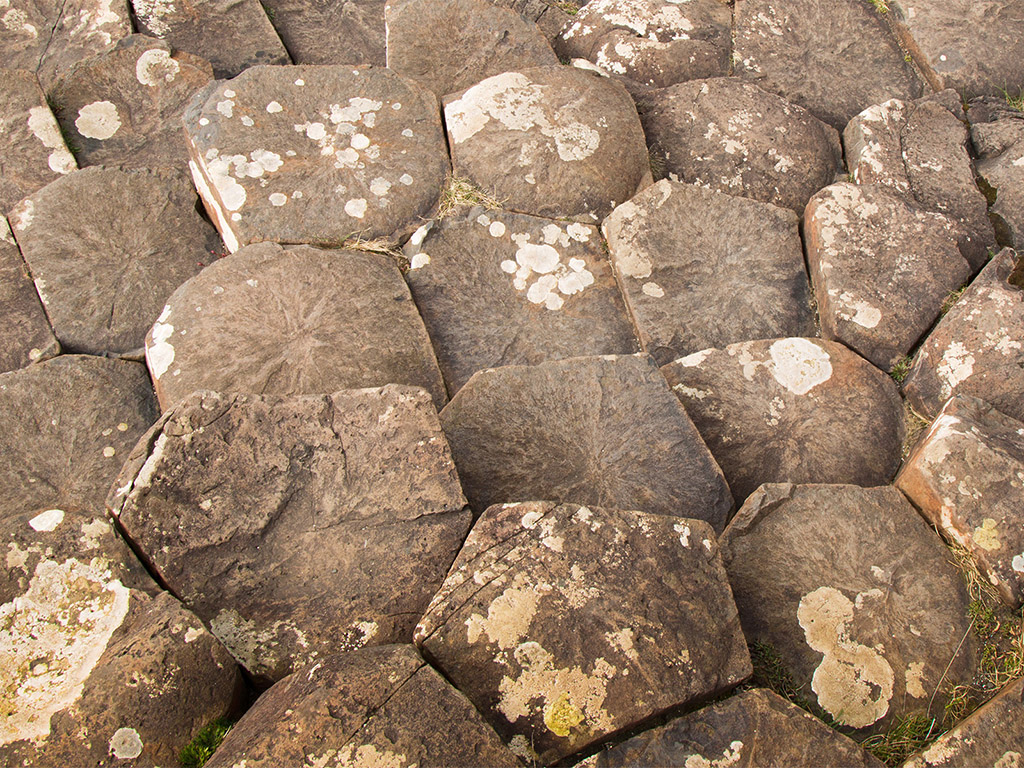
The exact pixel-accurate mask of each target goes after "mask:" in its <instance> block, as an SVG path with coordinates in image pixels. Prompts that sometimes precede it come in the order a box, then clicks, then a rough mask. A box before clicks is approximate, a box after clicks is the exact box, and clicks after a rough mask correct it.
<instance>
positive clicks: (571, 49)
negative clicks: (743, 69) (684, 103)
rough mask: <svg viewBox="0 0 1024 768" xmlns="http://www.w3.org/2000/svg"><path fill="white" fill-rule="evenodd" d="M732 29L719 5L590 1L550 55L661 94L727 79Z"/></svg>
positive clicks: (709, 0) (715, 1)
mask: <svg viewBox="0 0 1024 768" xmlns="http://www.w3.org/2000/svg"><path fill="white" fill-rule="evenodd" d="M731 25H732V12H731V10H730V8H729V5H728V3H725V2H721V0H689V1H688V2H685V3H683V4H679V3H676V2H673V0H592V1H591V2H589V3H587V4H586V5H584V6H583V8H581V9H580V11H579V13H577V14H576V16H575V17H573V20H572V23H571V24H567V25H566V26H565V28H564V29H563V31H562V33H561V34H560V35H559V36H558V40H557V41H556V43H555V50H556V51H557V53H558V55H559V56H562V57H563V58H567V59H574V58H582V59H587V60H588V61H591V62H593V63H594V64H596V65H597V66H598V67H599V68H600V69H601V70H602V71H603V72H606V73H608V74H613V75H623V76H625V77H628V78H630V79H632V80H636V81H639V82H641V83H643V84H645V85H651V86H655V87H657V88H664V87H665V86H667V85H672V84H673V83H679V82H682V81H684V80H694V79H696V78H701V77H715V76H716V75H726V74H728V73H729V49H730V42H729V35H730V26H731Z"/></svg>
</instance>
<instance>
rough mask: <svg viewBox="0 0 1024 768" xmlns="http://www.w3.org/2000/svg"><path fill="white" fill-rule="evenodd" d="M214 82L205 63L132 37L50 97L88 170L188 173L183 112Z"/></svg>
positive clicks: (62, 82)
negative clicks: (115, 168)
mask: <svg viewBox="0 0 1024 768" xmlns="http://www.w3.org/2000/svg"><path fill="white" fill-rule="evenodd" d="M212 78H213V70H211V69H210V64H209V62H207V61H205V60H204V59H200V58H199V57H198V56H193V55H192V54H190V53H183V52H181V51H177V52H175V51H173V49H172V48H171V47H170V46H169V45H168V44H167V43H165V42H164V41H162V40H157V39H155V38H152V37H146V36H145V35H131V36H129V37H126V38H124V39H123V40H122V41H121V42H119V43H118V44H117V45H116V46H115V47H114V48H113V49H111V50H109V51H106V52H105V53H102V54H99V55H98V56H95V57H93V58H91V59H88V60H86V61H83V62H81V63H79V64H77V65H76V66H75V67H74V68H73V69H72V70H71V71H70V72H68V73H67V74H66V75H64V76H63V77H61V78H60V79H58V80H57V81H56V82H55V83H54V85H53V87H52V89H51V94H52V99H53V102H54V104H55V107H54V109H55V110H56V113H57V119H58V120H59V121H60V125H61V128H62V129H63V130H64V135H65V136H68V137H69V139H70V140H71V143H72V145H73V146H74V148H75V155H76V157H77V158H78V162H79V163H80V164H81V165H83V166H85V165H107V166H121V167H124V168H175V169H179V170H181V169H184V166H185V163H186V161H187V160H188V151H187V149H186V147H185V142H183V141H182V140H181V122H180V121H181V113H182V111H183V110H184V109H185V105H186V104H188V102H189V99H190V98H191V97H192V94H193V93H194V92H195V91H196V90H197V89H198V88H201V87H202V86H204V85H205V84H206V83H208V82H210V80H211V79H212Z"/></svg>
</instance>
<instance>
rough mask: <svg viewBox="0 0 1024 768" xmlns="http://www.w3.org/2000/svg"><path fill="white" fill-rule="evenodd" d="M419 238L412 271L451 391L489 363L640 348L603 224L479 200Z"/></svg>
mask: <svg viewBox="0 0 1024 768" xmlns="http://www.w3.org/2000/svg"><path fill="white" fill-rule="evenodd" d="M411 243H413V244H412V246H411V247H407V249H406V255H408V256H410V257H411V260H412V268H411V269H410V270H409V271H408V272H407V273H406V276H405V278H406V280H407V281H408V283H409V287H410V288H411V289H412V295H413V298H414V299H415V300H416V304H417V306H418V307H419V310H420V312H421V313H422V315H423V321H424V322H425V323H426V326H427V331H428V332H429V333H430V337H431V339H432V340H433V342H434V347H435V349H436V350H437V357H438V362H439V363H440V365H441V371H442V372H443V373H444V377H445V381H446V382H447V383H448V388H449V390H450V391H451V392H453V393H454V392H457V391H458V390H459V389H460V388H461V387H462V386H463V385H464V384H465V383H466V382H467V381H468V380H469V377H470V376H472V375H473V374H474V373H476V372H477V371H479V370H482V369H484V368H496V367H498V366H502V365H535V364H537V363H540V362H543V361H545V360H560V359H563V358H567V357H579V356H582V355H614V354H630V353H632V352H636V350H637V343H636V338H635V337H634V335H633V328H632V325H631V324H630V322H629V318H628V317H627V315H626V307H625V305H624V304H623V303H622V296H621V295H620V294H619V289H618V287H617V286H616V284H615V277H614V275H613V274H612V270H611V265H610V264H609V263H608V256H607V255H606V254H605V252H604V249H603V247H602V242H601V234H600V233H599V232H598V231H597V228H596V227H593V226H589V225H586V224H579V223H571V224H566V223H564V222H556V221H551V220H550V219H541V218H537V217H534V216H525V215H522V214H516V213H504V212H499V211H490V212H487V213H480V212H479V210H472V211H470V212H469V213H468V214H467V215H466V216H464V217H462V218H458V219H447V220H444V221H441V222H439V223H438V224H437V225H436V226H433V227H432V228H431V229H430V230H429V234H427V235H426V238H425V239H424V240H419V239H418V238H413V240H412V241H411Z"/></svg>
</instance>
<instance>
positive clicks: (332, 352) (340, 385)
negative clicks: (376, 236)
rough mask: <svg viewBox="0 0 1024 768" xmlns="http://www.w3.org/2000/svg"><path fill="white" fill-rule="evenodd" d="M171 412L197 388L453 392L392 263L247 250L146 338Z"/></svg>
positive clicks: (189, 291) (311, 252)
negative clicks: (400, 387) (396, 387)
mask: <svg viewBox="0 0 1024 768" xmlns="http://www.w3.org/2000/svg"><path fill="white" fill-rule="evenodd" d="M146 363H147V365H148V366H149V371H150V373H151V374H152V377H153V381H154V383H155V387H156V393H157V397H158V398H159V399H160V405H161V406H162V407H163V409H164V410H166V409H168V408H170V407H171V406H172V405H174V403H176V402H177V401H179V400H181V399H182V398H183V397H186V396H187V395H189V394H191V393H192V392H194V391H195V390H197V389H210V390H216V391H221V392H252V393H258V394H275V395H301V394H323V393H330V392H335V391H337V390H339V389H355V388H359V387H380V386H383V385H385V384H388V383H399V384H410V385H413V386H421V387H424V388H425V389H427V390H428V391H429V392H430V394H431V396H432V397H433V398H434V403H435V404H436V405H437V407H438V408H440V407H441V406H443V405H444V403H445V402H446V399H447V398H446V396H445V389H444V382H443V381H442V379H441V372H440V371H439V370H438V367H437V361H436V360H435V358H434V353H433V351H432V349H431V345H430V339H429V337H428V336H427V332H426V329H425V328H424V327H423V321H422V320H421V319H420V316H419V314H418V313H417V311H416V306H415V305H414V304H413V302H412V297H411V296H410V295H409V289H408V288H407V287H406V285H405V282H404V281H403V280H402V275H401V272H399V270H398V267H397V265H396V264H395V262H394V261H392V259H391V258H390V257H388V256H384V255H381V254H375V253H367V252H363V251H335V250H322V249H319V248H311V247H309V246H305V245H298V246H291V247H288V248H282V247H281V246H279V245H276V244H274V243H258V244H256V245H250V246H246V247H245V248H243V249H242V250H240V251H239V252H238V253H235V254H232V255H230V256H228V257H226V258H224V259H221V260H220V261H218V262H217V263H216V264H212V265H210V266H209V267H208V268H207V269H204V270H203V271H202V272H201V273H200V274H199V275H197V276H196V277H194V278H193V279H191V280H189V281H188V282H187V283H185V284H184V285H182V286H181V287H180V288H179V289H178V290H176V291H175V292H174V293H173V294H171V296H170V298H168V299H167V304H166V305H165V306H164V310H163V312H162V313H161V314H160V316H159V318H158V319H157V322H156V323H155V324H154V325H153V327H152V328H151V329H150V332H149V334H148V335H147V337H146Z"/></svg>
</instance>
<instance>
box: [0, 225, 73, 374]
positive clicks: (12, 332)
mask: <svg viewBox="0 0 1024 768" xmlns="http://www.w3.org/2000/svg"><path fill="white" fill-rule="evenodd" d="M27 272H28V270H27V269H26V267H25V262H24V261H23V260H22V258H21V252H20V251H19V250H18V246H17V245H16V244H15V242H14V237H13V236H12V235H11V230H10V228H9V227H8V226H7V219H4V218H2V217H0V373H4V372H6V371H13V370H16V369H18V368H24V367H25V366H26V365H28V364H29V363H37V362H39V361H40V360H47V359H49V358H51V357H54V356H55V355H59V354H60V344H59V343H58V341H57V339H56V338H54V335H53V329H52V328H50V321H49V320H48V319H47V317H46V312H45V311H44V310H43V305H42V304H40V303H39V294H37V293H36V289H35V286H34V285H33V284H32V278H31V277H29V276H28V274H27Z"/></svg>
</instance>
